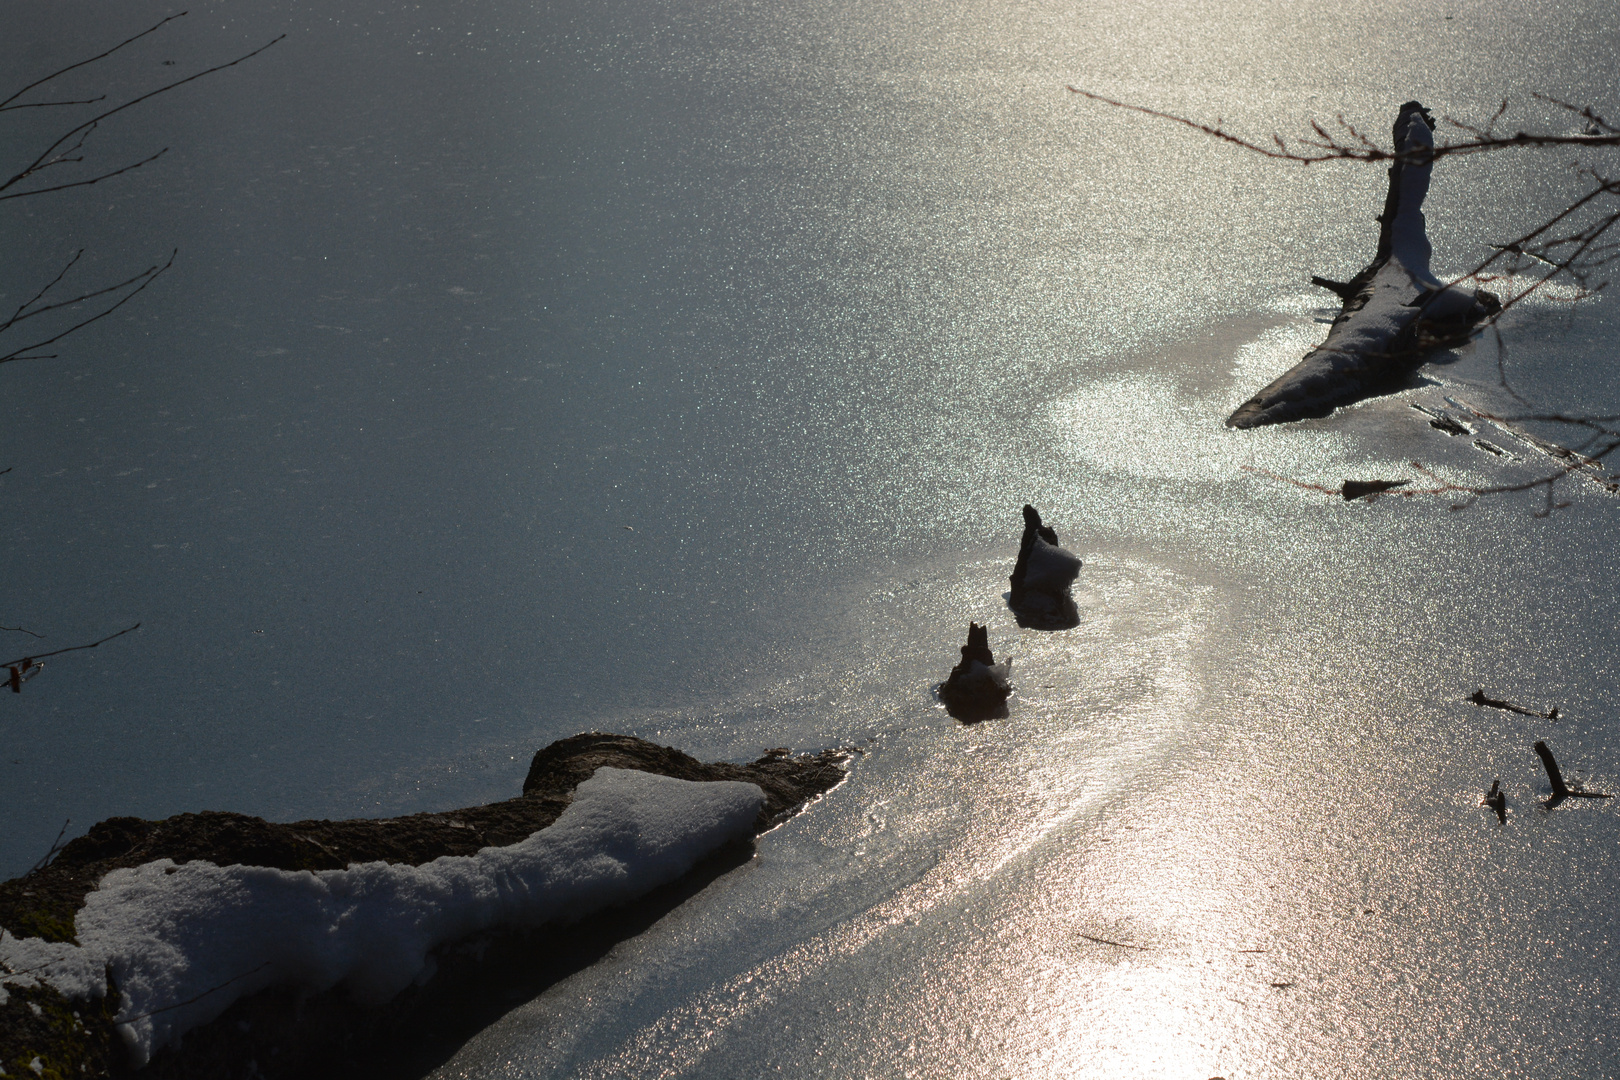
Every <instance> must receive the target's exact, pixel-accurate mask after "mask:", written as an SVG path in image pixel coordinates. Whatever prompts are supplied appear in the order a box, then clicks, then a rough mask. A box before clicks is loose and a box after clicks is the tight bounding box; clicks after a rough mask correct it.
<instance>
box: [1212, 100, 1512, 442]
mask: <svg viewBox="0 0 1620 1080" xmlns="http://www.w3.org/2000/svg"><path fill="white" fill-rule="evenodd" d="M1433 128H1434V121H1433V120H1431V119H1430V117H1429V112H1428V110H1427V109H1425V108H1424V107H1423V106H1422V105H1421V104H1419V103H1418V102H1416V101H1408V102H1407V103H1406V104H1404V105H1402V106H1401V109H1400V114H1399V116H1397V118H1396V120H1395V151H1396V153H1397V154H1399V155H1401V156H1400V157H1397V158H1396V159H1395V163H1394V164H1393V165H1391V166H1390V168H1389V191H1388V194H1387V195H1386V197H1385V200H1384V212H1383V213H1382V214H1381V215H1380V216H1379V218H1378V222H1379V229H1378V250H1377V253H1376V254H1375V255H1374V257H1373V261H1372V262H1371V263H1369V264H1367V266H1366V268H1365V269H1363V270H1362V271H1361V273H1359V274H1357V275H1356V276H1355V277H1353V278H1351V279H1350V280H1349V281H1348V282H1337V281H1329V280H1327V279H1325V278H1320V277H1313V278H1312V279H1311V281H1312V283H1313V284H1315V285H1319V286H1321V287H1323V288H1325V289H1328V290H1329V291H1330V292H1332V293H1334V294H1335V295H1337V296H1338V297H1340V298H1341V299H1342V300H1343V301H1344V306H1343V308H1342V309H1341V310H1340V312H1339V316H1338V318H1336V319H1334V320H1333V328H1332V329H1331V330H1329V331H1328V336H1327V340H1326V341H1324V342H1323V343H1322V344H1321V345H1318V346H1317V347H1316V348H1314V349H1312V350H1311V351H1310V352H1309V353H1308V354H1307V355H1306V356H1305V358H1304V359H1303V360H1301V361H1300V362H1299V363H1298V364H1295V365H1294V366H1293V367H1292V368H1291V369H1289V371H1288V372H1287V373H1286V374H1285V375H1283V376H1282V378H1280V379H1278V380H1276V381H1275V382H1273V383H1271V385H1269V386H1267V387H1266V388H1265V389H1264V390H1261V391H1260V392H1259V393H1258V394H1256V395H1255V396H1254V397H1252V398H1250V399H1249V400H1248V401H1245V402H1244V403H1243V404H1242V405H1240V406H1239V407H1238V408H1237V410H1236V411H1235V412H1233V413H1232V415H1231V416H1229V417H1227V420H1226V425H1227V426H1228V427H1234V428H1251V427H1261V426H1264V425H1266V424H1283V423H1287V422H1289V421H1291V420H1303V419H1307V418H1310V417H1320V416H1326V415H1328V414H1329V413H1331V412H1332V411H1333V410H1334V409H1336V408H1338V407H1339V406H1341V405H1349V404H1352V403H1354V402H1356V401H1360V400H1362V399H1363V398H1366V397H1371V396H1372V395H1374V394H1378V393H1383V392H1387V391H1388V390H1389V389H1391V388H1393V387H1394V386H1395V385H1398V384H1399V382H1400V380H1401V379H1402V378H1403V377H1404V376H1406V375H1407V374H1408V373H1410V372H1411V370H1412V369H1413V368H1415V367H1416V366H1417V365H1418V364H1419V363H1420V362H1421V361H1422V359H1423V356H1424V354H1426V353H1428V352H1430V351H1432V350H1434V349H1436V348H1442V347H1445V346H1449V345H1454V344H1459V343H1461V342H1462V341H1465V340H1467V338H1468V337H1469V335H1470V334H1471V333H1472V331H1473V328H1474V327H1475V326H1476V325H1478V323H1479V322H1480V321H1481V320H1483V319H1487V318H1489V317H1490V316H1492V315H1494V314H1495V313H1496V312H1498V311H1500V310H1501V309H1502V304H1501V301H1500V300H1498V299H1497V297H1496V296H1495V295H1493V294H1491V293H1489V292H1486V291H1485V290H1483V289H1468V288H1462V287H1459V286H1455V285H1451V286H1448V285H1447V284H1446V283H1444V282H1442V281H1440V280H1439V279H1438V278H1436V277H1435V276H1434V274H1433V273H1432V272H1431V271H1430V269H1429V259H1430V257H1431V255H1432V253H1433V252H1432V249H1431V247H1430V245H1429V235H1428V230H1427V227H1426V225H1425V222H1424V219H1423V199H1424V197H1425V196H1426V195H1427V194H1428V191H1429V173H1430V170H1431V169H1432V168H1433V161H1432V158H1431V157H1430V156H1429V154H1430V153H1431V152H1432V151H1433V149H1434V134H1433Z"/></svg>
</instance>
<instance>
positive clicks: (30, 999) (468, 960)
mask: <svg viewBox="0 0 1620 1080" xmlns="http://www.w3.org/2000/svg"><path fill="white" fill-rule="evenodd" d="M846 757H847V754H845V753H842V752H839V751H826V752H824V753H821V754H815V755H800V756H790V755H789V754H788V752H787V751H785V750H776V751H770V752H768V753H767V754H766V755H765V756H764V757H762V758H760V759H759V760H758V761H755V762H753V763H751V764H748V765H736V764H730V763H724V762H722V763H716V764H704V763H702V762H699V761H697V760H696V759H694V758H692V757H689V756H688V755H686V754H683V753H681V752H680V751H678V750H674V749H671V748H669V747H663V746H657V745H655V744H653V743H649V742H646V741H645V740H642V739H636V738H632V737H629V736H622V735H606V734H595V733H592V734H585V735H576V736H573V737H572V738H569V739H563V740H560V741H559V742H556V743H553V744H551V745H550V746H548V747H546V748H545V749H543V750H541V751H540V752H539V753H537V754H536V755H535V756H534V760H533V762H532V764H531V766H530V769H529V774H528V777H527V778H526V779H525V781H524V785H523V794H522V795H521V796H519V797H518V798H515V799H508V800H505V801H504V802H498V803H491V804H488V805H484V806H475V807H469V808H466V809H462V810H452V811H446V812H443V813H434V814H414V815H410V816H408V817H402V818H389V819H362V820H351V821H301V822H295V823H292V824H279V823H275V822H268V821H265V820H264V819H262V818H255V817H249V816H247V815H243V814H229V813H201V814H180V815H178V816H176V817H172V818H166V819H164V820H162V821H144V820H141V819H139V818H129V817H126V818H112V819H109V820H108V821H104V822H101V823H100V824H98V825H96V826H95V827H93V828H92V829H91V830H90V831H89V833H87V834H86V835H85V836H82V837H79V838H78V839H76V840H74V841H72V842H71V843H69V844H68V845H67V846H66V847H65V848H64V849H63V850H62V852H61V854H60V855H59V856H58V857H57V858H56V859H55V861H53V862H51V863H49V864H48V865H46V866H44V867H43V868H40V869H38V870H36V871H33V872H30V873H29V874H26V875H24V876H23V877H21V878H16V879H13V880H12V881H8V882H4V883H0V927H3V928H4V929H5V930H6V931H8V932H9V936H10V938H11V939H12V942H13V946H12V947H13V949H14V950H15V948H16V944H17V939H23V940H22V941H21V945H22V946H25V947H28V946H32V947H33V949H34V951H35V952H39V951H42V950H41V946H40V943H42V942H50V943H55V944H54V945H53V946H52V947H53V948H55V949H56V950H57V951H61V949H63V948H64V947H68V946H72V945H74V944H76V942H75V934H76V933H77V932H79V931H80V930H81V929H82V927H76V918H77V917H78V916H79V914H80V913H81V910H82V909H84V908H85V905H86V901H87V899H88V898H90V896H91V894H92V893H95V892H96V891H97V890H98V888H100V887H101V883H102V881H103V879H104V878H107V877H108V875H109V874H125V875H127V874H129V873H130V871H131V870H136V869H139V868H144V869H145V871H155V872H156V873H155V874H153V873H148V874H147V876H148V877H151V878H153V880H154V881H156V882H158V883H162V882H164V881H167V880H170V879H168V878H166V877H164V876H163V874H164V873H165V871H164V867H165V866H167V867H168V869H167V871H166V873H167V874H179V875H181V877H176V878H173V879H172V880H174V881H177V882H178V881H180V880H182V877H183V876H184V875H185V874H186V873H187V872H188V869H189V868H188V867H187V864H188V863H190V864H196V863H203V864H213V866H215V867H221V868H241V867H250V868H256V869H254V870H253V871H252V872H251V874H250V875H249V876H251V877H257V878H270V877H275V876H276V873H277V872H278V871H292V872H295V873H296V872H300V871H307V872H308V873H307V874H299V875H298V877H299V880H304V879H307V881H308V884H309V886H310V888H311V889H315V888H316V887H317V886H318V884H319V882H318V881H317V879H318V878H319V877H320V875H321V874H323V873H329V872H331V871H343V870H345V869H349V870H355V869H356V868H366V867H371V868H376V867H378V866H380V865H382V864H393V865H396V866H407V867H428V866H432V865H443V864H442V863H440V862H438V860H443V859H444V858H445V857H446V856H463V857H466V856H474V855H477V854H478V853H480V852H483V853H486V854H487V853H488V852H490V851H502V850H506V849H511V850H514V851H515V850H518V845H521V844H524V843H526V842H528V841H530V840H531V838H533V837H535V836H536V835H537V834H539V833H540V832H541V831H542V830H544V829H546V828H547V827H548V826H550V825H551V824H553V823H555V822H556V821H557V820H558V818H559V817H561V816H562V815H563V814H564V812H566V811H567V810H568V809H569V807H570V806H571V805H572V804H573V802H574V799H575V790H576V788H577V787H578V786H579V785H580V784H581V783H582V782H583V781H586V780H589V779H592V777H593V776H595V775H596V774H597V770H598V769H602V768H607V769H608V770H610V771H611V770H615V769H616V770H629V771H630V772H631V773H651V774H654V775H656V776H662V777H669V778H671V779H675V780H689V781H698V782H705V781H742V782H744V783H748V784H753V785H755V786H756V787H757V788H758V789H759V791H760V792H761V793H763V796H764V797H763V799H762V800H760V801H759V802H758V804H757V805H758V806H759V809H758V812H757V815H755V816H754V818H753V821H752V823H751V826H750V825H748V823H746V822H744V823H742V825H743V827H742V829H741V834H742V835H743V836H744V837H746V836H747V835H748V834H750V833H753V834H757V833H760V832H763V831H764V830H765V829H767V828H770V827H771V826H773V825H775V824H776V823H777V822H779V821H781V820H783V819H784V818H785V817H787V816H788V815H790V814H792V813H793V812H794V811H795V810H796V809H797V808H799V807H800V806H802V805H803V804H804V803H805V802H806V801H807V800H809V799H811V798H814V797H815V796H817V795H819V794H821V793H822V792H825V791H827V790H829V789H830V788H832V787H833V786H834V785H836V784H837V783H838V782H839V781H841V780H842V779H843V778H844V776H845V772H844V768H843V764H842V763H843V762H844V760H845V759H846ZM603 775H607V774H603ZM621 775H623V774H621ZM733 786H735V785H733ZM756 798H757V796H756ZM748 812H749V813H750V814H753V813H754V811H753V810H752V808H750V809H749V811H748ZM626 842H627V841H626ZM731 848H738V844H736V843H733V844H732V845H731ZM728 850H729V849H717V850H716V851H715V853H714V854H712V855H711V856H710V857H709V865H710V869H709V870H708V871H705V870H704V869H703V865H705V864H699V867H698V869H696V870H694V871H692V873H691V874H689V875H688V877H687V878H680V879H678V880H675V881H673V882H672V883H670V884H666V885H664V886H662V887H661V888H660V889H659V890H658V891H657V892H655V893H652V894H649V897H650V898H649V899H647V900H644V901H637V902H636V906H634V908H633V909H632V914H631V915H629V916H622V915H621V914H620V912H622V911H623V910H624V909H618V910H617V911H607V912H604V913H603V914H601V915H596V916H592V917H590V919H589V920H588V922H589V929H588V932H587V933H585V934H584V935H583V936H582V935H581V933H580V932H578V931H576V929H575V927H569V928H568V929H567V930H558V929H556V928H555V925H556V924H553V925H552V928H541V929H539V930H535V929H532V928H529V927H525V926H511V927H506V926H501V925H496V926H494V927H493V928H492V929H490V930H488V931H485V932H480V933H477V934H474V935H472V936H471V937H466V938H463V939H461V940H459V941H456V940H451V941H449V942H448V944H446V945H445V946H442V947H439V948H436V949H435V950H434V951H433V952H432V953H431V955H430V963H429V964H428V965H427V967H425V968H424V969H423V975H422V978H421V980H420V981H419V982H417V983H415V984H413V985H411V986H409V987H408V988H407V989H406V990H404V991H403V992H401V993H398V994H397V995H395V996H393V997H392V999H391V1000H387V1001H385V1002H383V1003H381V1004H367V1003H366V1002H364V1001H360V1000H356V999H357V997H359V996H360V995H358V994H356V993H351V991H353V990H355V988H354V987H351V986H349V985H348V984H346V983H339V984H338V985H336V986H332V987H331V988H329V989H323V990H320V991H318V992H315V993H313V994H311V993H310V992H309V990H308V989H307V988H301V987H299V986H296V985H281V984H275V985H271V986H269V987H267V988H266V989H264V990H261V991H258V992H256V993H251V994H248V995H247V996H242V997H241V998H240V1000H237V1001H236V1002H235V1004H232V1005H230V1007H229V1008H228V1009H226V1010H225V1011H224V1012H222V1013H219V1014H218V1015H217V1016H216V1018H215V1019H213V1020H211V1021H208V1022H205V1023H202V1024H201V1026H198V1027H195V1028H192V1029H190V1030H188V1031H186V1032H185V1035H184V1041H183V1042H181V1043H179V1044H178V1045H167V1046H162V1047H160V1048H159V1049H158V1050H157V1052H156V1053H155V1054H154V1055H153V1056H152V1058H151V1060H150V1062H149V1063H147V1064H146V1065H145V1067H144V1068H141V1069H140V1070H139V1072H138V1075H139V1076H141V1077H143V1078H145V1077H154V1078H156V1077H209V1078H216V1077H217V1078H227V1077H243V1078H246V1077H249V1076H253V1077H300V1078H303V1077H321V1076H343V1077H345V1078H346V1080H347V1078H350V1077H354V1076H357V1075H360V1074H361V1073H363V1072H365V1071H368V1069H367V1068H366V1067H363V1066H366V1063H367V1062H370V1061H372V1060H373V1059H375V1058H376V1057H377V1055H378V1053H379V1052H380V1051H381V1050H382V1049H384V1048H385V1044H386V1049H388V1050H391V1051H394V1052H398V1051H399V1050H400V1049H401V1047H402V1046H403V1047H404V1048H405V1049H406V1050H407V1051H408V1050H409V1048H410V1046H411V1041H412V1036H413V1034H414V1028H415V1026H416V1025H417V1024H418V1023H419V1022H420V1019H421V1018H422V1017H423V1016H424V1015H431V1014H435V1013H436V1012H438V1011H442V1010H443V1009H444V1008H446V1007H447V1002H448V1001H449V1000H459V999H461V998H464V997H466V996H467V995H469V994H476V993H484V994H486V995H487V994H489V993H496V994H497V996H500V997H501V998H502V1000H503V1001H505V1004H504V1006H503V1007H510V1003H509V1001H506V999H505V995H506V994H509V993H511V992H512V987H513V985H514V984H516V985H519V986H521V987H525V988H528V987H532V986H533V981H532V980H533V977H534V972H535V971H542V970H550V968H551V967H555V964H551V965H550V967H548V966H547V965H548V963H549V961H550V958H552V957H553V956H555V955H558V954H570V950H571V949H572V950H573V951H574V952H578V951H579V950H578V949H574V946H575V945H577V944H579V943H580V942H581V941H586V940H588V941H591V942H598V943H600V946H601V947H600V949H599V950H597V951H594V952H593V951H592V950H593V949H595V948H596V947H595V946H590V945H588V946H586V947H585V949H584V952H585V957H586V958H585V959H584V960H583V961H582V962H581V965H580V966H583V963H588V962H589V959H590V958H591V957H594V956H595V955H600V952H601V951H605V949H606V948H607V947H610V946H611V943H612V942H613V941H616V940H620V939H622V938H623V937H624V936H627V935H628V934H632V933H635V932H638V931H639V929H640V928H644V926H645V925H648V924H649V923H650V921H651V920H652V919H656V918H657V917H658V915H659V914H662V912H663V911H666V910H668V909H669V908H670V907H672V906H673V905H674V904H676V903H679V902H680V899H682V898H684V896H685V895H687V894H688V893H687V891H686V890H687V889H688V888H695V887H696V886H691V885H689V879H693V878H695V879H700V880H707V877H706V875H708V876H712V874H713V873H719V872H723V871H724V869H727V868H729V867H730V866H732V865H736V864H738V863H739V862H742V861H746V860H747V858H748V857H750V855H751V851H752V846H751V844H747V843H743V844H742V845H741V850H730V851H729V853H728ZM614 854H615V853H613V852H604V853H603V856H604V858H610V857H612V856H614ZM717 859H718V860H719V861H718V862H716V861H715V860H717ZM450 861H451V862H454V861H455V860H454V859H451V860H450ZM463 861H464V862H465V861H467V860H466V859H465V858H464V859H463ZM257 868H263V870H264V872H263V873H260V872H259V870H258V869H257ZM207 869H208V868H207V867H206V866H205V867H204V870H207ZM286 876H287V875H285V874H282V875H281V877H283V878H285V877H286ZM432 915H433V913H432V912H431V911H428V910H426V909H424V910H423V912H422V918H423V919H428V918H431V917H432ZM626 918H628V922H626ZM338 929H341V928H336V927H335V928H334V931H336V930H338ZM29 939H32V940H29ZM3 944H4V939H0V945H3ZM334 947H335V946H334ZM514 957H523V958H524V959H525V963H523V964H521V965H518V966H517V967H516V968H515V969H513V968H512V967H511V965H508V969H510V970H506V976H505V981H502V978H501V977H494V978H493V981H492V975H491V970H490V965H489V961H490V960H491V959H493V960H494V961H495V963H496V965H497V967H499V965H500V964H501V962H502V961H503V960H506V959H511V958H514ZM256 971H257V969H255V970H254V971H249V972H246V973H245V975H244V976H240V977H243V978H245V977H246V976H252V975H254V974H255V973H256ZM565 973H566V972H565ZM38 975H39V973H38V972H37V971H30V970H28V969H27V968H26V967H24V966H19V965H18V964H17V963H15V962H14V958H13V962H11V963H8V962H7V956H6V955H5V953H4V949H0V1069H3V1070H4V1074H5V1075H10V1076H18V1075H32V1073H31V1072H29V1071H28V1070H30V1068H33V1067H32V1063H33V1062H34V1061H35V1060H36V1059H37V1060H38V1061H39V1063H40V1064H39V1066H38V1067H37V1068H33V1072H39V1073H40V1074H41V1075H47V1073H46V1072H44V1071H42V1070H49V1075H61V1076H79V1077H109V1076H111V1077H120V1076H127V1075H130V1074H131V1073H133V1072H134V1071H135V1065H134V1063H133V1062H132V1061H131V1060H130V1059H129V1057H128V1056H126V1054H125V1053H124V1052H123V1051H124V1049H125V1047H124V1045H122V1044H124V1043H125V1042H127V1041H128V1040H129V1038H130V1032H129V1031H128V1030H126V1029H128V1028H129V1026H130V1023H131V1021H132V1020H133V1019H139V1018H138V1017H137V1018H131V1017H128V1016H124V1015H122V1014H121V1011H120V1004H119V1003H120V999H121V997H122V996H123V995H122V991H121V990H120V988H119V987H118V986H116V985H113V984H112V981H111V979H110V978H109V981H108V982H109V984H108V986H107V987H106V993H105V994H104V995H94V994H93V995H90V996H89V997H87V998H79V997H73V998H69V997H68V996H65V995H64V994H63V993H61V992H60V991H59V990H58V989H57V988H56V987H54V986H53V985H51V984H49V983H48V982H41V981H39V977H36V976H38ZM235 981H236V980H235V979H231V980H227V981H226V982H224V983H221V984H220V985H218V986H211V987H208V988H205V989H204V993H203V995H201V997H207V996H209V995H212V994H216V993H226V994H227V995H228V996H227V1000H229V998H230V997H236V996H238V995H239V994H240V993H241V992H242V991H241V989H240V987H237V988H235V989H234V990H233V989H232V988H231V987H230V986H229V985H228V983H230V982H235ZM535 992H538V991H537V990H536V991H535ZM190 1004H192V1002H190V1001H181V1002H178V1003H172V1004H168V1005H166V1006H165V1007H164V1008H160V1009H157V1010H156V1011H157V1012H164V1011H165V1010H166V1009H169V1008H180V1007H182V1006H187V1005H190ZM126 1011H127V1010H126ZM497 1015H498V1014H497ZM486 1022H487V1020H486ZM474 1030H476V1028H474Z"/></svg>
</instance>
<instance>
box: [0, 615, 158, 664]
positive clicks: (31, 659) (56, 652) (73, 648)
mask: <svg viewBox="0 0 1620 1080" xmlns="http://www.w3.org/2000/svg"><path fill="white" fill-rule="evenodd" d="M140 628H141V624H140V623H136V624H135V625H134V626H127V627H125V628H124V629H122V630H120V631H118V633H116V634H108V635H107V636H106V637H104V638H102V639H101V640H100V641H92V642H91V643H90V644H88V645H69V646H68V647H67V648H65V649H53V650H51V651H50V652H43V653H33V654H32V655H29V656H19V657H18V658H17V659H15V660H7V661H5V662H4V663H0V667H16V666H17V665H19V664H32V663H36V662H38V661H40V660H43V659H45V658H46V657H48V656H61V655H62V654H63V653H70V652H78V651H79V650H81V649H93V648H95V647H96V646H97V645H105V644H106V643H107V642H109V641H111V640H112V639H113V638H119V637H123V636H124V635H125V634H128V633H130V632H131V631H134V630H139V629H140Z"/></svg>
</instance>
